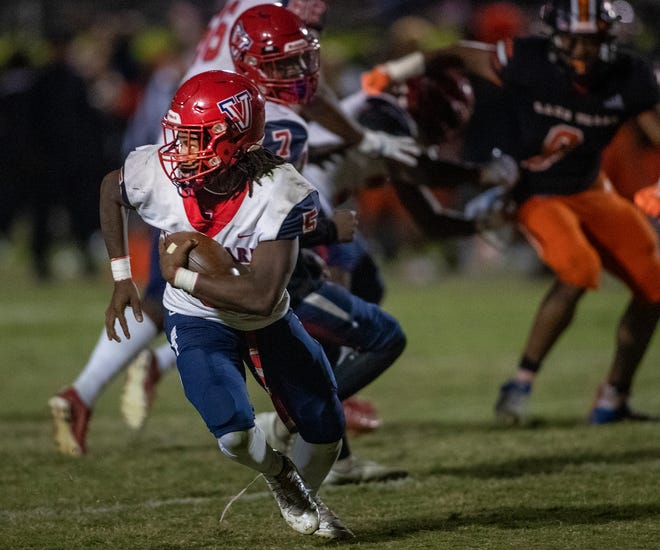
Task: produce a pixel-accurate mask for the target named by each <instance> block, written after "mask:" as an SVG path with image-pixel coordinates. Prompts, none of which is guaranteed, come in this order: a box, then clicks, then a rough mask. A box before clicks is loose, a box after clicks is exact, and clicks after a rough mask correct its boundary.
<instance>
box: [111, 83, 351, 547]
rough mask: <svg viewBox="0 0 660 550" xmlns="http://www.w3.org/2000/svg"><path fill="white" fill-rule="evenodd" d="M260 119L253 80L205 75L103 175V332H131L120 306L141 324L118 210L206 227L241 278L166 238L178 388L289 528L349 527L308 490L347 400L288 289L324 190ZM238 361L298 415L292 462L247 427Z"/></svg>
mask: <svg viewBox="0 0 660 550" xmlns="http://www.w3.org/2000/svg"><path fill="white" fill-rule="evenodd" d="M264 119H265V106H264V99H263V96H262V95H261V94H260V93H259V90H258V89H257V88H256V86H255V85H254V84H253V83H252V82H251V81H250V80H249V79H247V78H245V77H243V76H241V75H237V74H236V73H231V72H227V71H208V72H204V73H201V74H199V75H197V76H195V77H193V78H192V79H189V80H188V81H186V82H185V83H184V84H183V85H182V86H181V87H180V88H179V90H178V91H177V93H176V94H175V96H174V98H173V100H172V104H171V106H170V109H169V111H168V113H167V115H166V117H165V118H164V119H163V129H164V138H165V139H164V142H165V143H164V145H162V146H159V145H147V146H144V147H140V148H138V149H136V150H135V151H134V152H132V153H131V154H129V156H128V157H127V159H126V161H125V163H124V165H123V167H122V169H121V170H117V171H114V172H111V173H110V174H108V175H107V176H106V177H105V178H104V180H103V182H102V184H101V203H100V217H101V229H102V233H103V237H104V240H105V243H106V247H107V250H108V254H109V256H110V258H112V260H111V267H112V272H113V277H114V279H115V285H114V292H113V295H112V299H111V302H110V305H109V307H108V309H107V311H106V330H107V334H108V337H109V338H111V339H113V340H116V341H119V340H121V336H120V334H119V327H121V330H122V332H123V336H124V337H126V338H130V332H129V330H128V326H127V323H126V313H125V310H126V308H127V307H130V308H132V315H133V316H135V317H136V319H137V320H138V321H139V320H140V317H141V314H142V313H141V305H140V296H139V293H138V290H137V288H136V286H135V284H134V283H133V280H132V279H131V271H130V256H129V251H128V245H127V242H126V239H125V237H124V235H125V229H126V227H125V226H126V220H125V213H124V210H125V209H126V208H129V209H134V210H135V211H136V212H137V214H138V215H139V216H140V217H141V218H142V219H143V220H144V221H145V222H146V223H148V224H149V225H151V226H153V227H156V228H158V229H160V230H161V231H162V232H163V234H167V233H173V232H178V231H198V232H201V233H204V234H206V235H207V236H209V237H211V238H212V239H213V240H215V241H216V242H218V243H219V245H221V246H222V247H223V248H224V249H225V250H227V251H228V252H229V253H230V254H231V255H232V256H233V258H234V259H235V260H236V261H239V262H240V263H243V264H244V265H246V266H247V267H248V269H247V270H246V271H245V272H244V273H242V274H241V275H240V276H234V275H231V274H213V276H212V275H207V274H204V273H196V272H193V271H190V270H188V269H186V268H185V267H184V266H186V265H187V261H188V254H189V252H190V250H191V249H192V248H193V247H194V246H195V245H196V243H195V242H194V241H193V240H190V241H186V243H185V244H183V245H180V246H177V245H173V244H170V245H169V246H168V247H166V246H165V240H164V239H163V240H162V241H161V245H160V267H161V272H162V274H163V277H164V278H165V279H166V280H167V286H166V288H165V293H164V297H163V304H164V306H165V308H166V311H167V314H166V315H165V329H166V333H167V336H168V340H169V342H170V344H171V346H172V349H173V350H174V351H175V353H176V356H177V368H178V370H179V374H180V377H181V382H182V384H183V388H184V391H185V394H186V397H187V398H188V399H189V401H190V402H191V403H192V404H193V405H194V406H195V408H196V409H197V411H198V412H199V414H200V416H201V417H202V418H203V420H204V422H205V423H206V425H207V427H208V429H209V430H210V431H211V433H213V435H214V436H215V437H216V438H217V440H218V445H219V447H220V450H221V451H222V453H223V454H225V455H226V456H227V457H229V458H230V459H232V460H234V461H236V462H238V463H240V464H243V465H245V466H247V467H249V468H251V469H253V470H255V471H257V472H261V473H262V474H263V475H264V477H265V479H266V481H267V484H268V487H269V488H270V490H271V491H272V493H273V495H274V497H275V500H276V502H277V503H278V505H279V507H280V511H281V513H282V516H283V517H284V519H285V520H286V521H287V523H288V524H289V525H290V526H291V527H292V528H293V529H295V530H296V531H298V532H301V533H303V534H312V533H314V534H316V535H319V536H323V537H327V538H347V537H350V536H352V533H351V532H350V530H349V529H347V528H346V527H345V526H344V525H343V524H342V523H341V522H340V521H339V519H338V518H337V517H336V516H335V515H334V513H333V512H332V511H330V510H329V509H328V507H327V506H325V505H324V504H323V502H322V501H321V500H320V499H319V497H318V495H317V494H316V492H317V490H318V488H319V487H320V485H321V482H322V481H323V479H324V478H325V476H326V474H327V472H328V471H329V469H330V466H331V465H332V464H333V462H334V460H335V458H336V456H337V453H338V451H339V447H340V441H341V436H342V435H343V431H344V420H343V414H342V410H341V403H340V401H339V399H338V398H337V393H336V384H335V381H334V376H333V375H332V370H331V368H330V365H329V363H328V361H327V358H326V357H325V354H324V353H323V350H322V348H321V347H320V345H319V344H318V342H316V341H315V340H314V339H313V338H311V337H310V336H309V335H308V334H307V333H306V332H305V330H304V329H303V327H302V324H301V323H300V321H299V320H298V319H297V317H296V316H295V315H294V314H293V312H292V311H291V308H290V307H289V301H290V299H289V294H288V292H287V291H286V285H287V283H288V280H289V277H290V275H291V272H292V270H293V267H294V264H295V258H296V257H297V254H298V247H299V244H298V242H299V237H300V236H301V235H303V234H304V233H307V232H309V231H311V230H313V229H314V227H315V224H316V219H317V216H318V197H317V193H316V191H315V190H314V188H313V187H312V186H311V185H310V184H309V183H308V182H307V181H306V180H305V179H304V178H303V177H302V176H301V175H300V174H299V173H298V172H297V171H296V170H295V169H294V168H293V166H291V165H290V164H288V163H284V161H283V160H282V159H281V158H280V157H277V156H275V155H273V154H272V153H270V152H269V151H267V150H266V149H264V148H263V147H262V145H261V143H262V140H263V135H264ZM244 365H247V366H248V368H249V370H250V371H251V372H252V374H253V375H254V377H255V379H256V380H257V381H258V382H259V383H260V384H261V385H262V386H263V387H264V388H265V389H266V390H267V391H268V392H269V394H270V395H271V397H272V399H273V402H274V403H275V404H276V406H277V407H278V410H280V413H281V414H282V415H283V416H284V417H285V418H290V419H291V420H292V421H293V422H294V423H295V425H296V426H297V428H298V430H299V432H300V434H301V439H303V440H304V447H305V450H306V455H305V458H306V460H301V461H300V463H299V464H298V469H296V467H295V466H294V465H293V463H292V462H291V461H289V460H288V459H287V458H286V457H284V456H283V455H281V454H279V453H278V452H277V451H275V450H273V449H272V447H271V446H270V445H269V444H268V443H267V442H266V439H265V435H264V433H263V432H262V431H261V429H260V428H258V427H255V424H254V413H253V408H252V404H251V402H250V399H249V395H248V393H247V387H246V384H245V366H244ZM298 471H300V475H299V474H298ZM303 480H304V481H303Z"/></svg>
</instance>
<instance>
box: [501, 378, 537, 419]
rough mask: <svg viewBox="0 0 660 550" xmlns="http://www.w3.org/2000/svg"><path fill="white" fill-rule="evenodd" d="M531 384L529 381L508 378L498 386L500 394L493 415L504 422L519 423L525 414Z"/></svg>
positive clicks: (530, 392)
mask: <svg viewBox="0 0 660 550" xmlns="http://www.w3.org/2000/svg"><path fill="white" fill-rule="evenodd" d="M531 394H532V385H531V384H530V383H529V382H521V381H518V380H508V381H507V382H505V383H504V384H502V386H500V395H499V397H498V398H497V402H496V403H495V417H496V418H497V420H498V421H500V422H504V423H506V424H519V423H521V422H523V421H524V420H525V417H526V416H527V407H528V404H529V398H530V396H531Z"/></svg>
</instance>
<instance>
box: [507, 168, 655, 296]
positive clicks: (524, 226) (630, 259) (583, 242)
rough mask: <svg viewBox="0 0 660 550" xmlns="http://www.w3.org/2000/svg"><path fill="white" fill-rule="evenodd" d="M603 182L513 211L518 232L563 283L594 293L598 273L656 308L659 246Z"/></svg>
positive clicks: (645, 223) (636, 213) (651, 231)
mask: <svg viewBox="0 0 660 550" xmlns="http://www.w3.org/2000/svg"><path fill="white" fill-rule="evenodd" d="M608 183H609V182H606V180H604V178H603V177H601V178H599V182H598V183H597V184H596V185H595V186H594V187H592V188H591V189H588V190H587V191H583V192H581V193H576V194H574V195H551V196H544V195H537V196H534V197H532V198H530V199H529V200H527V201H526V202H525V203H523V204H522V205H521V206H520V208H519V209H518V214H517V216H518V223H519V225H520V228H521V230H522V231H523V233H524V234H525V236H526V237H527V239H528V240H529V242H530V243H531V244H532V246H533V247H534V248H535V249H536V252H537V254H538V255H539V257H540V258H541V259H542V260H543V261H544V262H545V263H546V264H547V265H548V266H549V267H550V268H551V269H552V270H553V271H554V273H555V274H556V276H557V277H558V278H559V279H560V280H561V281H563V282H565V283H567V284H571V285H574V286H577V287H580V288H587V289H595V288H598V284H599V279H600V272H601V271H602V269H603V268H605V269H607V270H608V271H609V272H610V273H612V274H613V275H615V276H617V277H618V278H620V279H621V280H622V281H623V282H624V283H626V285H628V287H629V288H630V289H631V290H632V291H633V293H634V294H635V295H636V296H637V297H639V298H642V299H644V300H646V301H648V302H652V303H654V302H660V246H659V244H658V236H657V234H656V233H655V231H654V229H653V227H652V226H651V224H650V223H649V222H648V220H647V219H646V218H645V216H644V215H643V214H642V213H641V212H639V210H638V209H637V207H636V206H635V205H633V204H632V203H631V202H629V201H627V200H626V199H624V198H623V197H621V196H620V195H618V194H617V193H616V192H615V191H613V190H612V189H611V186H610V185H608Z"/></svg>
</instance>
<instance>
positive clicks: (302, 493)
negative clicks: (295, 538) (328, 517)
mask: <svg viewBox="0 0 660 550" xmlns="http://www.w3.org/2000/svg"><path fill="white" fill-rule="evenodd" d="M281 456H282V461H283V463H284V464H283V467H282V471H281V472H280V473H279V474H277V475H276V476H266V475H264V479H265V480H266V484H267V485H268V488H269V489H270V491H271V493H273V497H274V498H275V502H277V505H278V506H279V508H280V513H281V514H282V517H283V518H284V521H286V522H287V524H288V525H289V527H291V528H292V529H293V530H294V531H298V533H302V534H303V535H311V534H312V533H314V532H316V531H318V529H319V524H320V519H319V511H318V509H317V507H316V502H315V501H314V497H313V496H312V493H311V491H310V490H309V489H308V488H307V486H306V485H305V483H304V482H303V480H302V478H301V477H300V474H299V473H298V470H296V467H295V466H294V465H293V462H291V460H289V459H288V458H287V457H286V456H283V455H281Z"/></svg>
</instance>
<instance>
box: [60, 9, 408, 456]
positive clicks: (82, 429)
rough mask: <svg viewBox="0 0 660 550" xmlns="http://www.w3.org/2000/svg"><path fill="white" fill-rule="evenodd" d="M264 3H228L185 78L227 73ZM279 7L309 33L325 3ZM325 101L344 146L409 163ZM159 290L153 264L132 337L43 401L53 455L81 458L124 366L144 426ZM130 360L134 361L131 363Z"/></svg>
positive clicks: (399, 147)
mask: <svg viewBox="0 0 660 550" xmlns="http://www.w3.org/2000/svg"><path fill="white" fill-rule="evenodd" d="M270 1H271V0H229V1H228V2H227V3H226V5H225V7H224V8H223V9H222V10H221V11H220V12H218V14H216V16H215V17H214V18H213V19H212V20H211V22H210V23H209V25H208V29H207V33H206V35H205V37H204V39H203V40H202V41H201V42H200V44H199V46H198V49H197V55H196V58H195V61H194V62H193V64H192V65H191V67H190V70H189V72H188V76H192V75H194V74H197V73H199V72H202V71H204V70H207V69H224V70H233V60H232V59H231V57H230V56H229V47H228V36H227V35H228V30H227V29H230V28H231V26H232V25H233V23H234V21H235V20H236V18H237V17H238V15H240V14H241V13H242V12H243V11H245V10H246V9H249V8H250V7H253V6H255V5H259V4H264V3H269V2H270ZM283 4H284V5H285V6H286V7H287V9H289V10H290V11H293V12H294V13H296V14H298V15H299V16H301V17H302V18H303V20H304V21H306V22H307V23H308V24H309V25H311V26H312V27H314V28H315V29H317V30H318V29H320V27H321V26H322V17H323V14H324V13H325V9H326V3H325V2H323V1H322V0H290V1H289V2H286V1H285V2H284V3H283ZM182 82H183V81H182ZM321 103H325V100H322V101H321ZM328 103H329V105H328V106H326V107H327V109H328V110H329V111H330V115H326V116H324V117H323V119H324V120H328V121H330V122H331V124H332V125H331V127H332V128H333V131H335V132H336V134H338V135H345V136H346V137H345V139H346V143H353V144H357V143H359V144H360V146H361V147H360V148H361V150H363V151H364V152H365V154H372V153H374V151H383V152H384V153H386V154H390V155H394V156H397V155H398V156H401V155H403V157H402V158H404V160H405V162H409V163H410V162H412V163H414V155H413V153H416V149H415V148H414V147H413V148H412V149H411V148H410V145H411V144H410V141H406V140H397V139H394V140H390V139H389V137H388V136H387V135H384V134H383V135H381V134H380V133H377V132H367V133H364V132H362V130H361V129H360V128H358V127H357V126H356V125H355V123H352V122H350V120H348V119H346V117H345V116H344V115H341V116H340V117H338V116H335V115H334V114H332V113H333V111H334V108H333V102H332V101H330V100H328ZM270 108H271V107H269V109H270ZM323 112H326V109H324V108H318V107H317V108H315V113H316V114H318V113H323ZM336 124H339V127H336ZM406 139H407V138H406ZM360 140H362V141H360ZM380 140H382V142H381V141H380ZM282 145H283V146H284V145H285V143H284V142H283V143H282ZM370 147H371V149H370ZM343 216H344V218H343V219H340V220H338V221H339V222H340V223H343V228H344V229H342V228H341V227H340V228H339V230H340V232H342V233H343V234H345V233H347V232H350V224H351V223H352V222H351V220H350V219H347V218H346V213H344V214H343ZM155 244H156V243H155V241H154V245H155ZM163 288H164V282H163V280H162V277H160V275H159V270H158V265H157V264H155V263H154V264H152V266H151V275H150V280H149V285H148V286H147V288H146V289H145V292H144V294H145V302H144V312H143V313H144V315H143V322H142V323H137V322H135V321H134V320H132V319H131V318H130V317H129V319H128V320H127V322H128V323H129V325H130V330H131V334H132V336H133V338H132V339H131V340H124V341H122V342H121V343H116V342H112V341H108V340H107V339H106V338H105V336H104V335H101V336H100V337H99V339H98V342H97V343H96V345H95V347H94V350H93V352H92V353H91V355H90V357H89V358H88V361H87V363H86V364H85V366H84V368H83V369H82V370H81V372H80V373H79V374H78V376H77V378H76V380H75V381H74V383H73V384H71V385H70V386H67V387H65V388H64V389H62V390H61V391H60V392H58V393H57V394H56V395H55V396H53V397H52V398H51V399H50V400H49V406H50V409H51V416H52V420H53V422H54V426H55V443H56V446H57V448H58V451H59V452H61V453H63V454H67V455H71V456H81V455H84V454H86V452H87V445H86V438H87V431H88V427H89V421H90V417H91V413H92V409H93V407H94V404H95V402H96V399H97V398H98V396H99V395H100V394H101V392H102V391H103V389H104V388H105V387H106V386H107V384H108V383H109V382H110V380H112V379H113V377H114V376H116V375H117V374H118V373H119V372H120V371H122V370H124V369H126V368H127V367H128V378H127V383H126V386H125V390H124V393H123V394H122V414H123V416H124V418H125V420H126V421H127V423H128V424H129V426H131V427H132V428H135V429H137V428H140V427H141V426H142V425H143V424H144V422H145V419H146V416H147V414H148V411H149V408H150V406H151V404H152V402H153V397H154V395H155V386H156V384H157V383H158V381H159V380H160V377H161V374H162V371H163V370H165V369H167V368H168V365H169V363H170V362H171V361H170V357H171V352H170V351H169V350H168V349H167V347H161V348H158V349H157V350H155V355H156V357H157V360H153V359H154V355H153V354H152V352H151V351H150V350H148V349H145V348H146V347H147V346H149V345H150V344H152V342H153V341H154V339H155V338H156V337H157V336H158V334H159V333H160V330H161V327H162V314H161V309H162V308H161V300H160V297H161V296H162V292H163ZM133 360H135V361H134V362H133V363H132V364H131V362H132V361H133ZM62 418H67V419H68V420H67V422H66V424H62V420H61V419H62ZM62 433H66V436H65V437H64V439H63V440H62V439H61V434H62ZM72 442H73V443H74V444H72Z"/></svg>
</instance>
